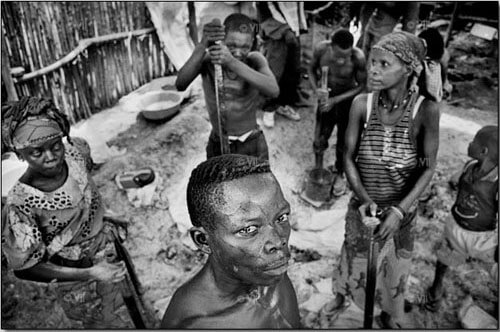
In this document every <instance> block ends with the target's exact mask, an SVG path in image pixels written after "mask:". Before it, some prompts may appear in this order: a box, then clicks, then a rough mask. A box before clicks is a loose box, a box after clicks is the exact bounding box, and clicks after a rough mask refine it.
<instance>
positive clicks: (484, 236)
mask: <svg viewBox="0 0 500 332" xmlns="http://www.w3.org/2000/svg"><path fill="white" fill-rule="evenodd" d="M445 223H446V225H445V228H444V241H443V242H442V243H441V245H440V247H439V248H438V251H437V257H438V260H439V261H440V262H442V263H443V264H446V265H448V266H458V265H461V264H464V263H465V262H466V260H467V258H469V257H471V258H476V259H480V260H482V261H484V262H487V263H494V262H495V260H494V257H495V251H496V250H497V246H498V233H497V232H498V231H497V230H493V231H485V232H473V231H469V230H466V229H463V228H462V227H460V226H459V225H458V224H457V223H456V221H455V219H454V218H453V216H452V215H451V214H450V215H449V216H448V218H446V221H445Z"/></svg>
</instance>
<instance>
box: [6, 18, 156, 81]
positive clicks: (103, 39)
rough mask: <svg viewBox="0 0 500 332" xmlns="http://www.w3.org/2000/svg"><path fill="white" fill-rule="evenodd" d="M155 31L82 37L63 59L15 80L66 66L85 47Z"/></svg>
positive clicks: (25, 79)
mask: <svg viewBox="0 0 500 332" xmlns="http://www.w3.org/2000/svg"><path fill="white" fill-rule="evenodd" d="M153 31H155V28H147V29H140V30H134V31H130V32H119V33H112V34H109V35H105V36H99V37H94V38H85V39H81V40H80V41H79V42H78V46H77V47H76V48H75V49H74V50H72V51H71V52H69V53H68V54H67V55H66V56H64V57H63V58H62V59H60V60H58V61H56V62H54V63H53V64H51V65H48V66H47V67H43V68H41V69H38V70H35V71H33V72H31V73H27V74H24V75H23V76H22V77H21V78H19V79H17V80H15V83H21V82H26V81H28V80H31V79H33V78H36V77H39V76H43V75H45V74H48V73H50V72H52V71H54V70H57V69H59V68H60V67H62V66H64V65H65V64H67V63H69V62H71V61H73V60H74V59H75V58H76V57H77V56H78V55H79V54H80V53H82V52H83V51H84V50H85V49H87V48H88V47H89V46H91V45H96V44H102V43H107V42H110V41H115V40H120V39H125V38H128V37H129V36H131V35H132V36H140V35H144V34H148V33H151V32H153Z"/></svg>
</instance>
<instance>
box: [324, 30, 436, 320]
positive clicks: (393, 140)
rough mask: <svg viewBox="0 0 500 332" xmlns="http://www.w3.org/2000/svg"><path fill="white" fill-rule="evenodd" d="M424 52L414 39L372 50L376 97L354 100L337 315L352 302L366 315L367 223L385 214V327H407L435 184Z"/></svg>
mask: <svg viewBox="0 0 500 332" xmlns="http://www.w3.org/2000/svg"><path fill="white" fill-rule="evenodd" d="M424 56H425V46H424V44H423V42H422V40H420V39H419V38H418V37H416V36H414V35H412V34H410V33H407V32H396V33H391V34H389V35H386V36H384V37H382V39H381V40H380V41H379V42H378V43H377V44H376V45H375V46H374V47H373V48H372V50H371V53H370V58H369V61H368V63H369V66H368V75H369V76H368V86H369V88H370V90H371V91H372V92H371V93H368V94H362V95H359V96H358V97H356V99H354V101H353V104H352V107H351V110H350V115H349V125H348V127H347V131H346V149H345V152H344V156H345V157H344V160H345V161H344V163H345V169H346V174H347V178H348V181H349V183H350V185H351V188H352V190H353V192H354V193H353V197H352V199H351V201H350V202H349V207H348V212H347V215H346V230H345V240H344V244H343V246H342V252H341V262H340V264H339V267H338V270H336V271H334V275H333V281H334V283H333V284H334V291H335V292H336V293H337V295H338V296H337V297H336V300H335V304H334V309H340V308H342V307H345V305H346V303H347V302H346V301H345V298H346V296H351V297H352V298H353V299H354V301H355V303H356V304H357V305H358V306H359V307H360V308H364V301H365V285H366V271H367V270H366V268H367V253H368V246H369V230H368V228H367V227H366V226H365V225H364V224H363V222H362V220H363V219H364V218H365V217H366V216H369V215H370V214H371V215H372V216H375V213H374V212H375V211H376V210H377V209H379V210H382V211H383V214H382V216H381V218H380V219H381V224H380V225H379V227H378V230H377V231H376V233H375V236H376V237H375V239H376V240H377V241H379V244H380V248H382V249H381V252H380V254H379V257H378V264H377V265H378V270H377V286H376V291H375V303H376V304H378V305H379V306H380V307H381V309H382V314H381V316H380V317H379V323H380V324H381V325H382V327H385V328H390V327H392V328H397V327H403V318H404V317H403V316H404V311H403V309H404V291H405V286H406V281H407V278H408V274H409V272H410V267H411V254H412V250H413V240H414V239H413V234H412V228H413V226H414V224H415V222H416V214H417V211H416V203H417V198H418V197H419V196H420V194H421V193H422V192H423V190H424V189H425V187H426V186H427V185H428V184H429V182H430V180H431V178H432V175H433V172H434V169H435V165H436V155H437V151H438V144H439V108H438V105H437V104H436V103H435V102H433V101H430V100H428V99H425V98H424V97H423V96H421V95H420V94H419V91H418V87H417V84H416V82H417V79H418V76H419V74H420V72H421V70H422V60H423V59H424Z"/></svg>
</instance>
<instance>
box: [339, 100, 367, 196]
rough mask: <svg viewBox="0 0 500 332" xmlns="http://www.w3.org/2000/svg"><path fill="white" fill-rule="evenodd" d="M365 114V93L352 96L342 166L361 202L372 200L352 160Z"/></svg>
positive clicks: (354, 156)
mask: <svg viewBox="0 0 500 332" xmlns="http://www.w3.org/2000/svg"><path fill="white" fill-rule="evenodd" d="M365 116H366V94H362V95H359V96H357V97H356V98H354V100H353V101H352V105H351V110H350V112H349V124H348V125H347V129H346V132H345V149H344V168H345V173H346V176H347V180H348V181H349V184H350V185H351V188H352V190H353V191H354V193H355V194H356V197H357V198H358V199H359V200H360V201H361V203H371V202H373V201H372V199H371V198H370V196H368V193H367V192H366V189H365V188H364V187H363V184H362V183H361V177H360V175H359V172H358V168H357V167H356V164H355V162H354V159H355V158H356V155H355V154H356V149H357V146H358V142H359V139H360V138H361V132H362V128H363V125H364V123H365Z"/></svg>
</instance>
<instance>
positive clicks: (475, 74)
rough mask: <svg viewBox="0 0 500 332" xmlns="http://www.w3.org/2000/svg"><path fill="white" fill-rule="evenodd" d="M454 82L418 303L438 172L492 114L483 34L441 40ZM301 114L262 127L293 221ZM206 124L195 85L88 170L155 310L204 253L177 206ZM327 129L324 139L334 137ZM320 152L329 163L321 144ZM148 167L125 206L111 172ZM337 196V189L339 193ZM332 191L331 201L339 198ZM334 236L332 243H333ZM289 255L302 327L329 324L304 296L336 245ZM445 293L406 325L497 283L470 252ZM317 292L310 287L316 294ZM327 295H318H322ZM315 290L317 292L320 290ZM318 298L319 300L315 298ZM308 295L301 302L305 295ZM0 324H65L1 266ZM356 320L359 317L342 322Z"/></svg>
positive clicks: (305, 122)
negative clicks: (147, 179) (174, 111)
mask: <svg viewBox="0 0 500 332" xmlns="http://www.w3.org/2000/svg"><path fill="white" fill-rule="evenodd" d="M450 48H451V50H452V52H451V53H452V60H451V61H452V67H451V68H450V80H451V83H452V84H453V85H454V88H455V89H454V92H453V96H452V99H451V102H448V103H446V102H444V103H443V104H442V114H443V118H442V121H441V123H442V128H441V134H440V150H439V156H438V158H439V159H438V167H437V170H436V174H435V176H434V178H433V180H432V184H431V188H432V189H431V195H430V197H429V199H428V200H427V201H425V202H422V203H421V204H420V213H419V219H418V224H417V228H416V230H415V232H416V237H417V243H416V250H415V252H414V255H413V267H412V273H411V276H410V278H409V283H408V290H407V294H406V297H407V299H408V300H409V301H410V302H413V303H417V304H418V302H420V300H419V299H421V298H422V294H423V293H424V291H425V289H426V288H427V287H428V286H429V285H430V283H431V282H432V279H433V276H434V264H435V259H436V258H435V254H434V247H435V245H436V243H437V242H438V240H439V239H440V237H441V235H442V231H443V221H444V218H445V217H446V216H447V214H448V211H449V209H450V207H451V205H452V203H453V200H454V196H455V194H456V192H455V191H453V190H451V188H450V187H449V185H448V180H449V178H450V176H451V174H452V173H454V172H456V171H458V170H460V169H461V167H462V165H463V164H464V162H465V161H466V160H467V157H466V147H467V145H468V143H469V141H470V140H471V139H472V137H473V135H474V132H475V131H476V130H477V129H478V128H479V127H480V126H483V125H486V124H497V123H498V63H497V59H498V52H497V51H496V53H495V50H497V49H498V43H497V42H496V43H490V42H485V41H483V40H481V39H478V38H475V37H472V36H470V35H468V34H466V33H462V34H459V35H458V36H456V37H455V39H454V40H453V42H452V44H451V45H450ZM299 112H300V114H301V116H302V120H301V121H300V122H292V121H289V120H286V119H284V118H282V117H279V116H277V117H276V120H277V121H276V126H275V127H274V128H272V129H265V135H266V138H267V140H268V144H269V150H270V159H271V166H272V169H273V172H275V174H276V176H277V178H278V180H279V181H280V183H281V185H282V187H283V191H284V194H285V197H286V198H287V199H288V200H289V201H290V203H291V205H292V209H293V212H292V219H293V223H294V227H295V228H296V229H300V228H301V225H304V224H306V223H308V222H309V219H308V218H307V217H306V216H310V215H311V214H313V213H315V211H316V210H315V209H314V208H312V207H311V206H309V205H307V204H306V203H305V202H303V201H302V200H301V199H300V198H299V197H298V192H300V189H301V187H302V183H303V180H304V174H305V171H306V169H308V168H310V167H312V165H313V153H312V137H313V128H314V119H315V116H314V112H313V110H312V109H310V108H303V109H300V110H299ZM209 131H210V125H209V122H208V116H207V114H206V110H205V109H204V102H203V98H202V95H201V90H200V89H199V88H198V89H196V90H195V93H194V97H192V98H191V99H190V100H189V101H188V102H186V103H185V104H183V106H182V109H181V112H180V113H179V114H178V115H177V116H176V117H174V118H173V119H172V120H170V121H168V122H165V123H150V122H147V121H145V120H144V119H143V118H142V117H138V118H137V122H136V123H135V124H134V125H133V126H132V127H131V128H129V129H128V130H126V131H125V132H123V133H121V134H120V135H118V136H117V137H116V138H115V139H113V140H112V141H111V142H109V145H112V146H115V147H117V148H121V149H123V148H126V153H125V154H123V155H121V156H118V157H116V158H113V159H112V160H109V161H108V162H106V163H105V164H104V165H102V167H101V168H100V169H99V170H97V171H96V172H95V174H94V177H95V180H96V183H97V184H98V186H99V188H100V191H101V192H102V194H103V197H104V200H105V202H106V204H107V205H108V206H109V207H110V208H111V209H112V210H114V211H115V212H117V213H118V215H120V216H122V217H123V218H126V219H127V220H129V221H130V226H129V233H130V237H129V240H128V241H127V244H126V245H127V247H128V249H129V250H130V253H131V255H132V258H133V259H134V261H135V264H136V268H137V270H138V274H139V277H140V279H141V281H142V283H143V286H144V288H145V290H146V293H145V297H146V300H147V301H148V303H149V304H150V308H151V309H152V310H153V311H154V312H155V315H156V318H157V319H161V316H162V314H163V311H164V310H165V308H166V306H167V305H168V302H169V300H170V296H171V295H172V294H173V292H174V291H175V289H176V288H177V287H178V286H179V285H181V284H182V283H184V282H185V281H186V280H187V279H189V278H190V277H191V276H192V275H193V274H194V273H195V272H196V271H197V270H198V269H199V267H200V266H201V265H202V262H203V261H204V259H205V257H204V256H203V255H202V254H201V253H200V252H198V251H194V250H193V249H192V246H190V244H189V240H188V239H187V238H186V237H185V236H183V234H184V233H183V230H184V229H185V220H183V221H181V220H180V219H182V218H183V217H182V213H181V212H178V211H179V209H180V207H179V206H178V205H179V204H180V202H181V200H180V199H179V197H183V196H184V195H185V191H184V190H185V189H184V186H185V183H186V181H187V177H188V176H189V173H190V170H191V169H192V168H193V167H194V166H195V165H196V164H198V163H199V162H201V161H202V160H204V158H205V152H204V147H205V144H206V141H207V138H208V134H209ZM333 137H334V135H333V136H332V139H331V141H330V142H331V146H333V145H334V144H335V139H334V138H333ZM325 159H326V160H327V165H330V164H333V161H334V153H333V149H330V151H328V153H327V154H326V157H325ZM144 166H150V167H152V168H153V169H154V170H155V172H156V174H157V179H158V180H157V183H156V184H157V188H156V191H155V194H154V196H153V201H152V204H151V205H150V206H147V207H134V206H133V205H132V204H131V203H130V202H129V200H128V199H127V196H126V194H125V193H124V192H121V191H119V190H118V189H117V187H116V185H115V183H114V182H113V177H114V175H115V174H116V172H117V170H132V169H136V168H141V167H144ZM346 197H347V196H346ZM346 197H345V198H343V199H342V200H339V201H338V202H337V203H336V204H335V205H334V206H333V207H332V208H336V207H338V205H339V204H345V202H346V200H347V198H346ZM339 245H340V244H339ZM292 251H293V258H294V263H293V264H292V266H291V268H290V272H289V274H290V277H291V279H292V282H293V283H294V285H295V288H296V289H297V294H298V298H299V304H300V308H301V317H302V323H303V325H304V327H307V328H331V327H336V326H338V325H336V322H334V321H331V319H330V318H329V317H327V316H324V315H322V314H321V313H320V310H319V309H320V308H317V307H315V306H314V303H322V301H323V302H325V301H327V300H329V298H328V296H329V295H328V291H329V287H330V285H329V280H330V278H331V273H332V267H333V265H334V264H336V263H337V260H338V252H337V253H335V252H327V253H323V252H322V253H319V252H318V251H312V250H305V249H304V248H299V247H292ZM445 286H446V289H447V292H446V294H445V297H444V301H443V306H442V308H441V310H440V311H439V313H436V314H431V313H429V312H426V311H425V310H422V309H421V308H420V307H419V306H418V305H416V306H415V307H414V308H413V310H412V311H411V313H410V314H409V317H410V318H409V319H410V320H411V321H412V322H414V325H413V327H414V328H432V329H434V328H444V329H453V328H459V327H460V322H459V319H458V313H457V312H458V309H459V307H460V306H461V304H462V302H463V301H464V299H465V298H466V297H467V296H468V295H471V296H472V297H473V299H474V301H475V302H476V304H478V305H479V306H480V307H481V308H483V309H484V310H485V311H486V312H488V313H490V314H494V310H495V309H494V302H495V301H498V285H497V282H496V281H493V280H492V279H491V277H490V276H489V274H488V273H487V271H486V269H485V266H484V264H483V263H482V262H479V261H475V260H472V261H470V262H468V263H467V264H466V265H464V266H462V267H460V268H458V269H456V270H452V271H451V272H450V273H449V274H448V276H447V279H446V282H445ZM318 294H320V295H321V296H320V295H318ZM325 294H327V295H325ZM321 297H323V298H322V299H320V298H321ZM317 299H319V300H317ZM308 300H309V302H308ZM1 327H2V328H3V329H14V328H23V329H35V328H44V329H54V328H70V327H71V324H70V322H69V321H68V320H67V318H66V317H65V316H64V313H63V312H62V310H61V308H60V307H59V305H58V304H57V303H56V302H55V296H54V293H53V291H52V289H51V288H50V287H49V286H46V285H43V284H34V283H28V282H23V281H20V280H17V279H15V278H14V277H13V276H12V275H11V274H10V273H9V272H8V271H7V270H6V269H5V268H4V267H3V266H2V326H1ZM347 327H350V328H358V327H360V325H355V322H351V325H347Z"/></svg>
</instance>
